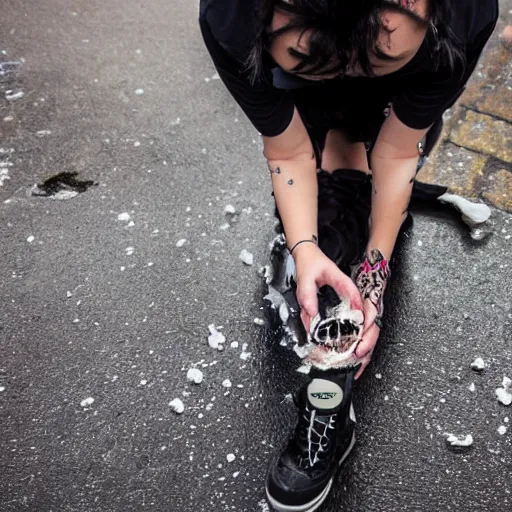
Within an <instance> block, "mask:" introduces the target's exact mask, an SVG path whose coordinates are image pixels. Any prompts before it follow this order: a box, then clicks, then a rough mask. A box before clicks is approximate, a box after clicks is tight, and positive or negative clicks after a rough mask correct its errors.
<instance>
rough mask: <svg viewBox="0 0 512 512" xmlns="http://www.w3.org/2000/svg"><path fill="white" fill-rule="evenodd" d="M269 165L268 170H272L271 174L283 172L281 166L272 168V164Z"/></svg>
mask: <svg viewBox="0 0 512 512" xmlns="http://www.w3.org/2000/svg"><path fill="white" fill-rule="evenodd" d="M267 167H268V170H269V171H270V174H281V168H280V167H276V168H275V169H272V167H270V164H267Z"/></svg>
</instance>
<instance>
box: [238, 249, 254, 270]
mask: <svg viewBox="0 0 512 512" xmlns="http://www.w3.org/2000/svg"><path fill="white" fill-rule="evenodd" d="M238 257H239V258H240V259H241V260H242V262H243V263H245V265H248V266H251V265H252V264H253V263H254V256H253V255H252V253H250V252H249V251H248V250H247V249H242V250H241V251H240V254H239V255H238Z"/></svg>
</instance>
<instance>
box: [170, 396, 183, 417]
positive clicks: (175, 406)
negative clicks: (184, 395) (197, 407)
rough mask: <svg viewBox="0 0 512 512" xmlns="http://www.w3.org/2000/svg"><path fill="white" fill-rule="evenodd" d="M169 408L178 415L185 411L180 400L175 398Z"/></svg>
mask: <svg viewBox="0 0 512 512" xmlns="http://www.w3.org/2000/svg"><path fill="white" fill-rule="evenodd" d="M169 407H170V408H171V409H172V410H173V411H174V412H175V413H176V414H181V413H182V412H183V411H184V410H185V406H184V405H183V402H182V401H181V400H180V399H179V398H175V399H174V400H171V401H170V402H169Z"/></svg>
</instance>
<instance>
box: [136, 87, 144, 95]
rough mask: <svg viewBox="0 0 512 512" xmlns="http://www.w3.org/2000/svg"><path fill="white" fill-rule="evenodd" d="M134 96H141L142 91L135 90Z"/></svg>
mask: <svg viewBox="0 0 512 512" xmlns="http://www.w3.org/2000/svg"><path fill="white" fill-rule="evenodd" d="M135 94H136V95H137V96H142V95H143V94H144V89H140V88H139V89H135Z"/></svg>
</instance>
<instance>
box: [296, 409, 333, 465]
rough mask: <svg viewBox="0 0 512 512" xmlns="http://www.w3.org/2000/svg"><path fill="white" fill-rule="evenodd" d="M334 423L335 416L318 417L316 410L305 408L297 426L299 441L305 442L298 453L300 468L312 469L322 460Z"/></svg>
mask: <svg viewBox="0 0 512 512" xmlns="http://www.w3.org/2000/svg"><path fill="white" fill-rule="evenodd" d="M335 423H336V414H332V415H328V416H318V412H317V411H316V409H310V408H309V406H306V408H305V410H304V413H303V414H302V416H301V419H300V422H299V425H298V429H299V439H301V440H303V441H305V443H304V444H302V450H301V453H300V462H299V464H300V465H301V466H303V465H305V466H306V467H308V466H309V467H313V466H314V465H315V464H317V463H318V462H319V461H321V460H322V459H321V454H322V453H325V452H326V450H327V447H328V445H329V442H330V438H329V433H330V431H332V430H334V428H335Z"/></svg>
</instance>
